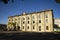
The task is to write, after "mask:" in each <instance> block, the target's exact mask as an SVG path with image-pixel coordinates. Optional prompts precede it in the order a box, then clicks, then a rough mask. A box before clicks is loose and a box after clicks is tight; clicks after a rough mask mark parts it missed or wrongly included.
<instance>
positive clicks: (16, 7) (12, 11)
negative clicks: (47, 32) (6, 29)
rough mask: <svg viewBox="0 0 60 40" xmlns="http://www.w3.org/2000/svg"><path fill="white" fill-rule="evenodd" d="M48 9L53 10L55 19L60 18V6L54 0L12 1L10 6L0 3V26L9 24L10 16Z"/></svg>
mask: <svg viewBox="0 0 60 40" xmlns="http://www.w3.org/2000/svg"><path fill="white" fill-rule="evenodd" d="M48 9H53V13H54V18H60V4H57V3H56V2H55V1H54V0H24V1H21V0H14V3H12V2H11V0H10V1H9V2H8V4H4V3H3V2H0V24H7V22H8V16H13V15H20V14H21V13H23V12H26V13H30V12H37V11H42V10H48Z"/></svg>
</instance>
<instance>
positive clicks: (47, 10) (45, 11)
mask: <svg viewBox="0 0 60 40" xmlns="http://www.w3.org/2000/svg"><path fill="white" fill-rule="evenodd" d="M46 11H53V10H52V9H49V10H43V11H39V12H31V13H26V14H25V15H28V14H35V13H41V12H46ZM22 15H23V14H20V15H15V16H22ZM15 16H9V17H8V18H10V17H15Z"/></svg>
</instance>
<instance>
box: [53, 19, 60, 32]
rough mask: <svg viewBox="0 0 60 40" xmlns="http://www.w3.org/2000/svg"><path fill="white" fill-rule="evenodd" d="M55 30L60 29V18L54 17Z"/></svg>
mask: <svg viewBox="0 0 60 40" xmlns="http://www.w3.org/2000/svg"><path fill="white" fill-rule="evenodd" d="M54 31H60V18H55V19H54Z"/></svg>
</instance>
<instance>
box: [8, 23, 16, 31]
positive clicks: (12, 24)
mask: <svg viewBox="0 0 60 40" xmlns="http://www.w3.org/2000/svg"><path fill="white" fill-rule="evenodd" d="M8 25H10V27H13V30H14V31H15V30H16V22H14V23H13V22H9V23H8ZM10 30H12V29H11V28H10Z"/></svg>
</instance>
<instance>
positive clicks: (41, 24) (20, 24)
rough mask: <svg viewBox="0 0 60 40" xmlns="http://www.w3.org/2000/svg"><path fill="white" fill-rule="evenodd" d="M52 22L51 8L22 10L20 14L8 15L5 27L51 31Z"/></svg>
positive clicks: (32, 30)
mask: <svg viewBox="0 0 60 40" xmlns="http://www.w3.org/2000/svg"><path fill="white" fill-rule="evenodd" d="M12 24H13V25H12ZM14 24H15V25H14ZM53 24H54V22H53V11H52V10H45V11H40V12H32V13H25V12H24V13H23V14H21V15H15V16H9V17H8V25H7V29H8V30H14V29H16V30H20V31H26V32H27V31H29V32H53Z"/></svg>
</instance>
